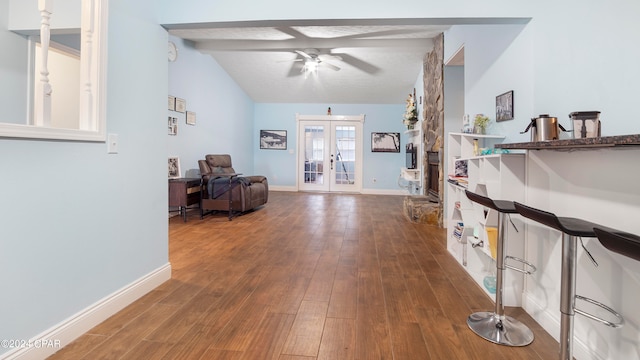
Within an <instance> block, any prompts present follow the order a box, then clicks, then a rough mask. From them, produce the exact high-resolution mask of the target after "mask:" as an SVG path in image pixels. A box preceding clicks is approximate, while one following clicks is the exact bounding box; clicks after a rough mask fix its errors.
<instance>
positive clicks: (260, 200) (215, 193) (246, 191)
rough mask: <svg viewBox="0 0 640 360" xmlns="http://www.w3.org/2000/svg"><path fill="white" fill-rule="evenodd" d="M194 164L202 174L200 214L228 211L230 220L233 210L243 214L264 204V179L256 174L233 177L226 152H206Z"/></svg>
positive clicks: (265, 197) (265, 200)
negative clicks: (205, 154)
mask: <svg viewBox="0 0 640 360" xmlns="http://www.w3.org/2000/svg"><path fill="white" fill-rule="evenodd" d="M198 166H199V167H200V174H201V175H202V187H201V194H200V195H201V197H200V198H201V204H200V215H201V217H202V216H204V215H205V213H209V212H212V211H228V212H229V220H231V218H232V217H233V214H234V212H235V213H236V214H237V213H244V212H246V211H249V210H251V209H254V208H256V207H258V206H261V205H264V204H266V203H267V200H268V199H269V184H268V182H267V178H266V177H264V176H259V175H254V176H242V175H237V176H236V175H235V174H236V172H235V170H234V169H233V167H232V166H231V156H230V155H228V154H224V155H207V156H205V159H204V160H198ZM229 188H231V198H229ZM229 200H231V203H230V202H229Z"/></svg>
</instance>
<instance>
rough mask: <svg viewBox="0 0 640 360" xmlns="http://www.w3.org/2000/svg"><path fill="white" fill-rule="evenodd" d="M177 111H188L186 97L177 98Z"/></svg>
mask: <svg viewBox="0 0 640 360" xmlns="http://www.w3.org/2000/svg"><path fill="white" fill-rule="evenodd" d="M176 111H177V112H181V113H183V112H185V111H187V101H186V100H185V99H180V98H176Z"/></svg>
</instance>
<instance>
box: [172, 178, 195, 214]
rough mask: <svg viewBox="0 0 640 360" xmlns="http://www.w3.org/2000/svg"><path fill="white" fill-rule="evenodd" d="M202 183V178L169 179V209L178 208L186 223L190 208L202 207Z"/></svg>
mask: <svg viewBox="0 0 640 360" xmlns="http://www.w3.org/2000/svg"><path fill="white" fill-rule="evenodd" d="M200 183H201V181H200V178H178V179H169V207H178V210H177V211H179V212H180V215H182V218H183V220H184V221H185V222H186V221H187V209H188V207H189V206H191V205H194V204H197V205H198V207H200Z"/></svg>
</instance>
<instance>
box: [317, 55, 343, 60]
mask: <svg viewBox="0 0 640 360" xmlns="http://www.w3.org/2000/svg"><path fill="white" fill-rule="evenodd" d="M318 59H320V60H322V61H331V60H334V61H340V60H342V57H341V56H339V55H331V54H320V55H318Z"/></svg>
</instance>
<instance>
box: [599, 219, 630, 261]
mask: <svg viewBox="0 0 640 360" xmlns="http://www.w3.org/2000/svg"><path fill="white" fill-rule="evenodd" d="M593 232H595V233H596V236H597V237H598V240H600V243H601V244H602V246H604V247H605V248H607V249H608V250H609V251H612V252H614V253H618V254H621V255H624V256H627V257H630V258H632V259H634V260H637V261H640V236H637V235H633V234H629V233H626V232H622V231H617V230H612V229H607V228H604V227H600V228H599V227H596V228H594V229H593Z"/></svg>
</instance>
